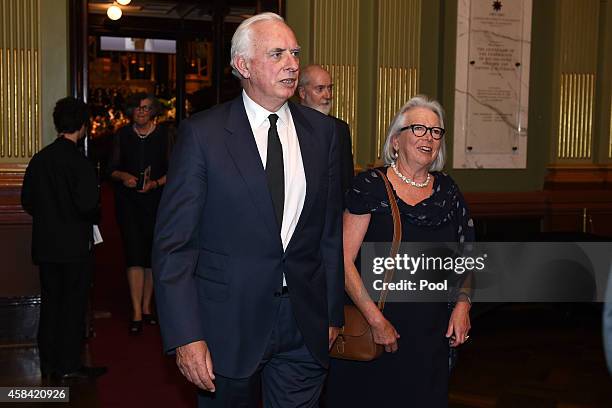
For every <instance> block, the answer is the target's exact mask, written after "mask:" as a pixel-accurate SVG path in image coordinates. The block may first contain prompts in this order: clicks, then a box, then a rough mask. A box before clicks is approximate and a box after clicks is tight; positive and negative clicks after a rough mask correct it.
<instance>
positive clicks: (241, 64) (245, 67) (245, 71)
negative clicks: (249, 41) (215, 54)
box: [234, 55, 251, 79]
mask: <svg viewBox="0 0 612 408" xmlns="http://www.w3.org/2000/svg"><path fill="white" fill-rule="evenodd" d="M234 66H235V67H236V70H237V71H238V72H239V73H240V75H242V77H243V78H244V79H247V78H250V77H251V73H250V72H249V64H248V62H247V60H246V59H245V58H244V57H243V56H240V55H237V56H235V57H234Z"/></svg>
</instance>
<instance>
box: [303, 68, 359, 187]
mask: <svg viewBox="0 0 612 408" xmlns="http://www.w3.org/2000/svg"><path fill="white" fill-rule="evenodd" d="M333 87H334V84H333V83H332V79H331V75H330V74H329V72H327V71H326V70H325V69H324V68H323V67H321V66H320V65H316V64H313V65H307V66H306V67H304V68H303V69H302V70H301V72H300V79H299V82H298V96H299V98H300V104H302V105H304V106H308V107H309V108H312V109H315V110H318V111H319V112H321V113H322V114H324V115H329V111H330V110H331V106H332V98H333ZM330 117H331V118H333V119H334V122H335V124H336V134H337V135H338V141H339V147H340V182H341V183H342V194H344V193H346V190H348V189H349V187H350V186H351V182H352V181H353V176H354V175H355V174H354V167H353V150H352V143H351V130H350V129H349V125H348V123H346V122H345V121H343V120H341V119H338V118H336V117H334V116H330Z"/></svg>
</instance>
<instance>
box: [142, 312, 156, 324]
mask: <svg viewBox="0 0 612 408" xmlns="http://www.w3.org/2000/svg"><path fill="white" fill-rule="evenodd" d="M142 321H143V322H145V323H146V324H148V325H151V326H155V325H156V324H157V317H156V316H155V315H154V314H153V313H151V314H146V313H143V314H142Z"/></svg>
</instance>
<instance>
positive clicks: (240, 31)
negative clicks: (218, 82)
mask: <svg viewBox="0 0 612 408" xmlns="http://www.w3.org/2000/svg"><path fill="white" fill-rule="evenodd" d="M260 21H280V22H283V23H284V22H285V20H284V19H283V18H282V17H281V16H279V15H278V14H275V13H270V12H266V13H261V14H256V15H254V16H253V17H249V18H247V19H246V20H244V21H243V22H242V23H240V25H239V26H238V28H237V29H236V32H235V33H234V36H233V37H232V48H231V51H230V65H231V66H232V74H234V76H236V77H237V78H240V79H242V75H240V72H238V70H237V69H236V66H235V65H234V59H235V57H237V56H241V57H243V58H249V57H250V56H251V47H252V46H253V41H252V38H251V37H252V35H251V34H252V32H253V24H255V23H257V22H260Z"/></svg>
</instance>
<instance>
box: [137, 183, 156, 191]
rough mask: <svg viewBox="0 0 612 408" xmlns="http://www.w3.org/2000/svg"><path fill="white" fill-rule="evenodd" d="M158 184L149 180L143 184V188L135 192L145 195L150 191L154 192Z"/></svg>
mask: <svg viewBox="0 0 612 408" xmlns="http://www.w3.org/2000/svg"><path fill="white" fill-rule="evenodd" d="M157 186H158V184H157V182H156V181H155V180H149V181H147V182H146V183H145V185H144V188H143V189H142V190H137V191H138V192H139V193H146V192H147V191H150V190H155V189H156V188H157Z"/></svg>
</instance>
